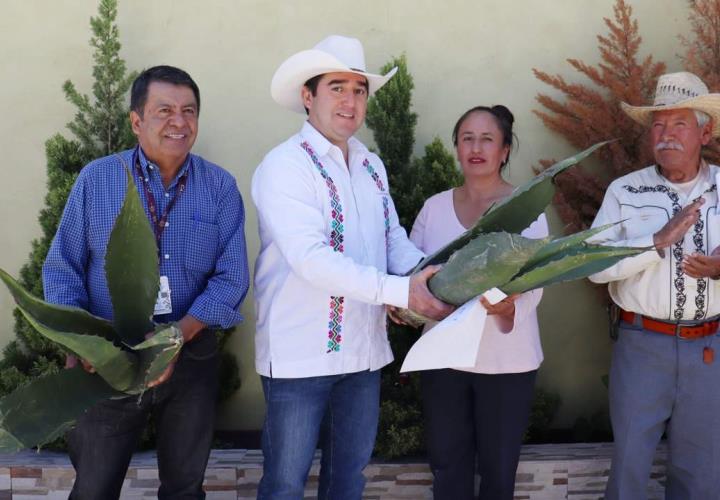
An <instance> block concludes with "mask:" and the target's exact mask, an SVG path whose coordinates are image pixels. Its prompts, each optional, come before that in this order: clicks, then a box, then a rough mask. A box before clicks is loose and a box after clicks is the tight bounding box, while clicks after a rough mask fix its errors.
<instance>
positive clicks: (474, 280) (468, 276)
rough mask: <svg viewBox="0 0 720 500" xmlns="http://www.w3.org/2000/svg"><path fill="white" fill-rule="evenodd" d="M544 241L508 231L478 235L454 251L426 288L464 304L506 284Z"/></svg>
mask: <svg viewBox="0 0 720 500" xmlns="http://www.w3.org/2000/svg"><path fill="white" fill-rule="evenodd" d="M547 241H548V240H545V239H539V240H538V239H530V238H525V237H523V236H520V235H517V234H510V233H489V234H481V235H479V236H478V237H476V238H475V239H473V240H472V241H471V242H470V243H468V244H467V245H465V246H464V247H463V248H461V249H460V250H458V251H456V252H455V253H454V254H453V255H452V256H451V257H450V259H449V260H448V261H447V263H446V264H445V265H444V266H443V268H442V269H441V270H440V271H439V272H438V273H437V274H435V275H434V276H433V277H432V278H430V281H429V282H428V287H429V288H430V291H431V292H432V293H433V295H435V296H436V297H437V298H439V299H440V300H442V301H444V302H447V303H448V304H453V305H461V304H464V303H465V302H467V301H468V300H469V299H471V298H473V297H475V296H477V295H479V294H480V293H482V292H485V291H487V290H489V289H490V288H493V287H499V286H501V285H503V284H505V283H507V282H508V281H509V280H510V279H511V278H512V277H513V276H515V275H516V274H517V272H518V271H519V270H520V269H521V268H522V267H523V266H524V265H525V263H526V262H527V261H528V259H529V258H530V257H532V256H533V255H534V254H535V253H537V251H538V250H539V249H540V247H542V246H543V245H545V244H546V243H547Z"/></svg>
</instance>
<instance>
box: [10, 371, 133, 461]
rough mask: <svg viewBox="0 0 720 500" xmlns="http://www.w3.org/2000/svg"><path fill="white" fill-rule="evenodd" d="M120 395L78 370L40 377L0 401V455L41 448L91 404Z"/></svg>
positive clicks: (58, 435)
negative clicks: (36, 447)
mask: <svg viewBox="0 0 720 500" xmlns="http://www.w3.org/2000/svg"><path fill="white" fill-rule="evenodd" d="M121 394H122V393H118V392H117V391H115V390H114V389H113V388H112V387H110V386H109V385H108V384H107V383H105V381H104V380H103V379H102V378H101V377H100V376H99V375H97V374H90V373H87V372H85V371H84V370H83V369H82V368H80V367H77V368H72V369H69V370H61V371H60V372H58V373H53V374H48V375H43V376H42V377H40V378H37V379H35V380H33V381H32V382H30V383H29V384H27V385H25V386H22V387H19V388H18V389H16V390H15V391H14V392H13V393H11V394H9V395H7V396H5V397H4V398H2V399H0V452H4V453H8V452H15V451H18V450H21V449H23V448H30V447H33V446H42V445H43V444H45V443H48V442H50V441H52V440H53V439H56V438H58V437H60V436H61V435H62V434H63V433H64V432H65V431H66V430H67V429H69V428H70V427H71V426H72V425H73V424H74V423H75V420H76V419H77V418H78V417H79V416H80V415H82V413H83V412H85V411H86V410H87V409H88V408H90V407H91V406H93V405H94V404H96V403H98V402H99V401H102V400H104V399H108V398H110V397H113V396H119V395H121Z"/></svg>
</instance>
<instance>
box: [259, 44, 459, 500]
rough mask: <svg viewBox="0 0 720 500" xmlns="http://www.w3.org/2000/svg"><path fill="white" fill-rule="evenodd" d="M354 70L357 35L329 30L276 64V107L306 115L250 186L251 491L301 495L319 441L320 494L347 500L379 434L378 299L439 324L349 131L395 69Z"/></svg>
mask: <svg viewBox="0 0 720 500" xmlns="http://www.w3.org/2000/svg"><path fill="white" fill-rule="evenodd" d="M394 72H395V70H392V71H390V72H389V73H388V74H387V75H384V76H381V75H374V74H371V73H368V72H367V71H366V70H365V57H364V54H363V48H362V45H361V44H360V42H359V41H358V40H356V39H353V38H346V37H342V36H330V37H328V38H326V39H324V40H323V41H321V42H320V43H318V44H317V45H316V46H315V47H314V48H313V49H310V50H304V51H301V52H299V53H297V54H295V55H293V56H291V57H290V58H289V59H287V60H286V61H285V62H284V63H282V64H281V65H280V67H279V68H278V70H277V71H276V73H275V76H274V77H273V79H272V84H271V93H272V96H273V98H274V99H275V101H277V102H278V103H279V104H280V105H282V106H283V107H285V108H288V109H290V110H292V111H295V112H298V113H307V121H306V122H305V123H304V124H303V126H302V129H301V130H300V133H298V134H296V135H294V136H293V137H291V138H290V139H288V140H287V141H285V142H284V143H282V144H281V145H279V146H277V147H276V148H275V149H273V150H272V151H270V153H268V155H267V156H266V157H265V158H264V159H263V161H262V163H261V164H260V166H259V167H258V169H257V171H256V172H255V175H254V177H253V181H252V197H253V200H254V202H255V206H256V207H257V212H258V218H259V229H260V241H261V249H260V255H259V256H258V260H257V264H256V268H255V299H256V306H257V315H258V319H257V333H256V355H255V364H256V369H257V371H258V373H259V374H260V375H261V378H262V384H263V390H264V392H265V401H266V404H267V416H266V419H265V426H264V429H263V454H264V457H265V461H264V474H263V478H262V480H261V482H260V488H259V493H258V498H264V499H268V498H272V499H300V498H303V490H304V485H305V481H306V479H307V475H308V471H309V469H310V465H311V463H312V458H313V454H314V451H315V448H316V446H317V445H318V441H320V444H321V448H322V452H323V453H322V462H321V471H320V484H319V497H320V498H328V499H356V498H357V499H359V498H360V497H361V495H362V490H363V486H364V483H365V479H364V477H363V473H362V472H363V469H364V467H365V465H367V463H368V461H369V459H370V454H371V452H372V449H373V444H374V441H375V433H376V429H377V420H378V409H379V392H380V368H382V367H383V366H385V365H386V364H388V363H389V362H390V361H391V360H392V353H391V351H390V346H389V344H388V340H387V334H386V330H385V311H384V307H383V306H384V305H385V304H388V305H392V306H399V307H409V308H410V309H413V310H415V311H417V312H419V313H421V314H423V315H425V316H429V317H433V318H436V319H440V318H442V317H444V316H445V315H447V314H448V313H449V312H450V310H451V308H450V307H449V306H448V305H447V304H443V303H442V302H439V301H438V300H437V299H435V298H434V297H433V296H432V295H431V294H430V292H429V291H428V289H427V285H426V282H427V279H428V278H429V276H431V275H432V273H433V272H434V271H435V269H431V270H428V271H427V272H423V273H420V274H418V275H414V276H412V277H401V276H397V275H400V274H402V273H404V272H406V271H407V270H408V269H410V268H411V267H412V266H413V265H414V264H416V263H417V262H418V261H419V260H420V259H421V258H422V257H423V254H422V253H421V252H420V251H419V250H417V249H416V248H415V247H414V246H413V245H412V244H411V243H410V242H409V240H408V238H407V235H406V233H405V231H404V229H403V228H402V227H401V226H400V225H399V223H398V217H397V214H396V212H395V208H394V206H393V202H392V199H391V198H390V193H389V191H388V181H387V175H386V173H385V169H384V167H383V164H382V162H381V161H380V158H378V157H377V156H376V155H375V154H373V153H371V152H370V151H368V149H367V148H366V147H365V146H364V145H363V144H362V143H361V142H360V141H358V140H357V139H355V138H354V137H353V135H354V134H355V132H357V130H358V129H359V128H360V127H361V126H362V124H363V121H364V119H365V111H366V108H367V99H368V95H370V94H372V93H373V92H375V91H376V90H377V89H379V88H380V87H382V86H383V85H384V84H385V83H386V82H387V81H388V80H389V79H390V77H392V75H393V74H394Z"/></svg>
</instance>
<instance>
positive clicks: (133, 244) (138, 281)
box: [105, 170, 160, 345]
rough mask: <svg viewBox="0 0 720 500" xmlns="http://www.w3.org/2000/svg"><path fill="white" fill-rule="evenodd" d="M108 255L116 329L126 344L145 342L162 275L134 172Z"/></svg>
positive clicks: (130, 176)
mask: <svg viewBox="0 0 720 500" xmlns="http://www.w3.org/2000/svg"><path fill="white" fill-rule="evenodd" d="M127 179H128V182H127V193H126V195H125V201H124V203H123V206H122V209H121V210H120V213H119V214H118V216H117V219H116V220H115V225H114V227H113V230H112V233H111V234H110V240H109V241H108V246H107V253H106V255H105V276H106V278H107V283H108V289H109V290H110V298H111V300H112V305H113V318H114V324H115V329H116V330H117V332H118V334H119V335H120V337H121V339H122V341H123V342H125V343H126V344H130V345H133V344H137V343H139V342H142V341H143V339H144V338H145V334H146V333H148V332H150V331H152V330H153V323H152V316H153V309H154V306H155V301H156V299H157V294H158V289H159V287H160V275H159V272H158V262H157V255H158V249H157V244H156V243H155V234H154V233H153V230H152V228H151V227H150V223H149V221H148V218H147V216H146V215H145V210H144V209H143V206H142V203H141V202H140V197H139V195H138V191H137V188H136V187H135V182H134V181H133V177H132V174H131V173H130V171H129V170H128V171H127Z"/></svg>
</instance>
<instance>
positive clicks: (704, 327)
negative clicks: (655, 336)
mask: <svg viewBox="0 0 720 500" xmlns="http://www.w3.org/2000/svg"><path fill="white" fill-rule="evenodd" d="M715 321H717V320H708V321H703V322H702V323H696V324H694V325H693V324H688V323H684V324H683V323H682V322H678V323H676V324H675V336H676V337H677V338H679V339H681V340H697V339H699V338H702V337H707V336H709V335H711V333H709V332H710V327H711V324H712V323H713V322H715ZM683 327H686V328H698V329H700V330H701V333H700V334H699V335H696V336H695V337H685V336H683V335H682V334H681V331H680V329H681V328H683ZM717 330H718V328H717V326H716V327H715V331H714V332H713V333H717Z"/></svg>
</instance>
